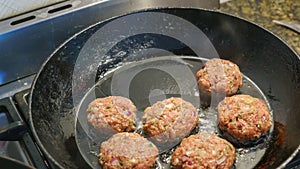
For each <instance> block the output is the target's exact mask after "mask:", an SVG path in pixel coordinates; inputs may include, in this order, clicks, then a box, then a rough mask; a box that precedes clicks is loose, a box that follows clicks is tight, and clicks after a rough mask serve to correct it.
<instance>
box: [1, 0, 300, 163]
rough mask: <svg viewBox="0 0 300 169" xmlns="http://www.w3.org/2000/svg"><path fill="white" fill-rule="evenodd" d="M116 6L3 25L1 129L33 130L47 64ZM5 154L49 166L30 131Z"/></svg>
mask: <svg viewBox="0 0 300 169" xmlns="http://www.w3.org/2000/svg"><path fill="white" fill-rule="evenodd" d="M204 1H206V0H204ZM139 2H140V1H139ZM139 2H138V1H135V0H132V1H131V3H132V6H130V7H128V8H130V9H132V10H136V9H139V7H140V5H141V4H140V3H139ZM111 4H114V2H113V3H112V2H110V3H108V2H107V1H98V2H95V1H93V0H91V1H78V0H74V1H67V2H63V3H60V4H56V5H53V6H51V7H48V8H45V9H40V10H38V11H33V12H31V13H28V14H24V15H21V16H18V17H14V18H11V19H8V20H4V21H0V51H1V55H0V57H1V62H0V126H4V125H7V124H9V123H15V124H16V123H20V122H21V125H24V126H27V127H28V126H29V125H28V124H29V114H28V109H29V108H28V97H29V93H30V89H31V84H32V82H33V80H34V77H35V75H36V72H38V70H39V69H40V67H41V66H42V63H43V62H44V61H45V60H46V58H48V57H49V56H50V55H51V53H52V52H53V51H54V50H55V49H56V48H57V47H59V45H60V44H61V43H63V42H64V41H66V40H67V39H68V38H70V37H71V36H72V35H74V34H75V33H77V32H79V31H80V30H82V29H84V28H87V27H88V26H89V25H92V24H95V23H97V22H99V21H101V20H104V19H106V18H109V17H111V16H115V15H119V14H121V13H120V12H119V10H118V6H114V8H113V9H112V8H111ZM155 5H156V4H155V3H153V4H149V5H148V7H155ZM182 5H184V4H182ZM185 5H188V4H185ZM95 11H97V12H95ZM108 11H109V12H108ZM66 23H67V24H66ZM7 65H11V66H7ZM28 128H29V127H28ZM0 155H5V156H8V157H11V158H14V159H17V160H19V161H21V162H24V163H25V164H28V165H31V166H34V167H36V168H49V165H48V163H47V160H46V158H45V157H44V156H43V154H42V152H41V151H40V150H39V148H38V146H37V144H36V142H35V140H34V137H33V136H32V133H31V132H30V130H27V131H26V133H25V134H24V135H23V136H20V141H0ZM297 166H300V153H298V155H297V156H296V157H295V158H294V159H293V161H292V162H290V163H289V164H288V165H287V166H286V168H295V167H297ZM297 168H298V167H297Z"/></svg>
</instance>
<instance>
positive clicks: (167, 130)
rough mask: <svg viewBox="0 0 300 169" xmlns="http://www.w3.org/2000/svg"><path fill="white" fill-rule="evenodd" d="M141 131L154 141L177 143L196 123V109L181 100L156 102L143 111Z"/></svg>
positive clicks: (173, 98) (197, 118)
mask: <svg viewBox="0 0 300 169" xmlns="http://www.w3.org/2000/svg"><path fill="white" fill-rule="evenodd" d="M144 112H145V114H144V116H143V123H144V125H143V130H144V131H145V132H146V133H147V135H149V136H151V137H153V138H154V139H155V140H156V141H159V142H167V141H177V140H179V139H181V138H183V137H185V136H187V135H188V134H189V133H190V132H191V130H192V129H193V128H195V126H196V125H197V123H198V120H199V117H198V114H197V112H196V108H195V107H194V106H193V105H192V104H191V103H189V102H187V101H184V100H183V99H181V98H175V97H172V98H169V99H166V100H163V101H158V102H157V103H155V104H153V105H152V106H151V107H147V108H146V109H145V111H144Z"/></svg>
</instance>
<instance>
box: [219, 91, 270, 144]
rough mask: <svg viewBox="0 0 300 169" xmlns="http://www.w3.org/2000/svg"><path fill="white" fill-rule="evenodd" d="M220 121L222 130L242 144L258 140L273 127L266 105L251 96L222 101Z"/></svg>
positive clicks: (227, 98) (234, 97) (237, 96)
mask: <svg viewBox="0 0 300 169" xmlns="http://www.w3.org/2000/svg"><path fill="white" fill-rule="evenodd" d="M218 121H219V127H220V129H221V130H224V131H226V132H228V133H229V134H230V135H231V136H233V137H234V138H235V139H237V141H239V142H241V143H246V142H247V141H255V140H257V139H258V138H260V137H261V136H262V135H265V134H266V133H267V132H268V130H269V129H270V127H271V126H272V116H271V114H270V112H269V110H268V107H267V105H266V103H265V102H263V101H261V100H260V99H257V98H254V97H251V96H249V95H235V96H231V97H226V98H225V99H224V100H223V101H221V102H220V103H219V105H218Z"/></svg>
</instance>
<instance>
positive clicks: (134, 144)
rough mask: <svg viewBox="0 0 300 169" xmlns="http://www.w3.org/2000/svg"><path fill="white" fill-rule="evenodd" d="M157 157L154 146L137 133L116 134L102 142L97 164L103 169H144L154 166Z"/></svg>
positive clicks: (156, 150)
mask: <svg viewBox="0 0 300 169" xmlns="http://www.w3.org/2000/svg"><path fill="white" fill-rule="evenodd" d="M157 156H158V149H157V148H156V146H155V145H154V144H153V143H151V142H150V141H148V140H147V139H146V138H144V137H142V136H140V135H139V134H137V133H127V132H124V133H117V134H115V135H113V136H112V137H111V138H110V139H108V140H107V141H105V142H103V143H102V144H101V148H100V154H99V156H98V157H99V163H100V164H101V165H102V166H103V168H105V169H106V168H107V169H109V168H118V169H121V168H124V169H125V168H135V169H146V168H150V167H152V166H153V165H154V163H155V160H156V158H157Z"/></svg>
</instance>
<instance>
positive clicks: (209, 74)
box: [196, 58, 243, 96]
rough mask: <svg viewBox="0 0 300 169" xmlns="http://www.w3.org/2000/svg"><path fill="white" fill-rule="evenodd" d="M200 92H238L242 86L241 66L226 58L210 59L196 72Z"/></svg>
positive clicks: (228, 93)
mask: <svg viewBox="0 0 300 169" xmlns="http://www.w3.org/2000/svg"><path fill="white" fill-rule="evenodd" d="M196 77H197V81H198V84H199V89H200V92H204V94H207V95H211V93H212V91H214V92H223V93H225V94H226V96H231V95H233V94H236V93H237V91H238V89H239V88H240V87H241V86H242V84H243V82H242V77H243V76H242V73H241V72H240V69H239V67H238V66H237V65H236V64H234V63H232V62H230V61H228V60H224V59H219V58H213V59H210V60H208V61H207V62H206V63H205V65H204V66H203V67H202V68H201V69H200V70H199V71H198V72H197V74H196Z"/></svg>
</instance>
